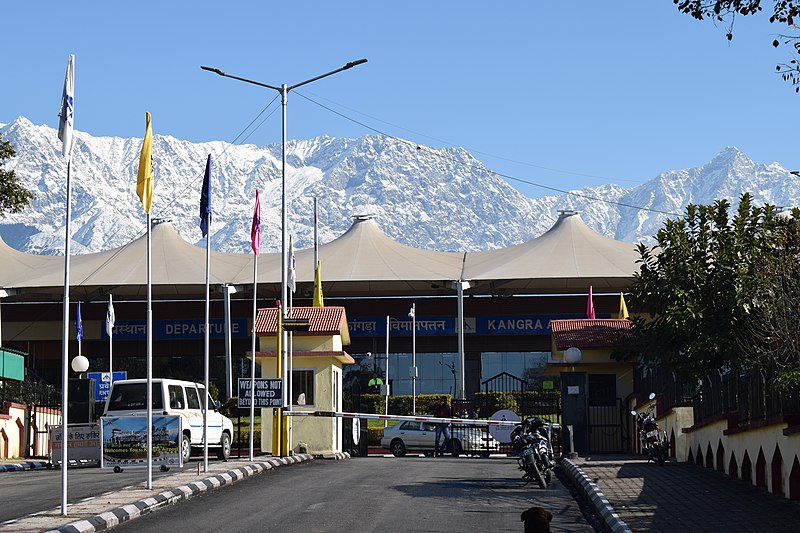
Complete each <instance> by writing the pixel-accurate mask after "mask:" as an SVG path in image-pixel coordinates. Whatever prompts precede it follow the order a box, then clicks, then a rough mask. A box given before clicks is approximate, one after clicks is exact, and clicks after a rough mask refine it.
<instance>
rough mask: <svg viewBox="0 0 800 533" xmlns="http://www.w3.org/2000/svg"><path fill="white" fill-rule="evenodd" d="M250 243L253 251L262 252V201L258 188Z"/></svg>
mask: <svg viewBox="0 0 800 533" xmlns="http://www.w3.org/2000/svg"><path fill="white" fill-rule="evenodd" d="M250 243H251V246H252V248H253V253H254V254H256V255H258V254H259V253H261V201H260V200H259V199H258V189H256V206H255V208H254V209H253V225H252V226H250Z"/></svg>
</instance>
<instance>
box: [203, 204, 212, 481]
mask: <svg viewBox="0 0 800 533" xmlns="http://www.w3.org/2000/svg"><path fill="white" fill-rule="evenodd" d="M209 200H210V199H209ZM210 218H211V217H209V216H208V215H206V224H207V226H206V227H207V228H208V234H207V235H206V323H205V332H204V341H203V344H204V361H203V362H204V369H205V370H204V374H203V376H204V377H203V379H204V380H205V385H206V397H205V398H204V399H203V402H205V403H204V407H203V472H208V395H209V393H210V392H211V383H209V381H208V378H209V377H208V374H209V372H208V352H209V333H210V332H209V331H208V329H209V328H208V324H209V314H210V303H211V302H210V300H211V296H210V284H209V278H210V274H211V228H210V227H209V226H210V222H211V220H210Z"/></svg>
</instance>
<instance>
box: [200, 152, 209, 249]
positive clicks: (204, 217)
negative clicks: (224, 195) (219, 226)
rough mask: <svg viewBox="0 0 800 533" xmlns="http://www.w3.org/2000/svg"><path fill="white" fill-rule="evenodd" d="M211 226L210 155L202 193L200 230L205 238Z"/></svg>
mask: <svg viewBox="0 0 800 533" xmlns="http://www.w3.org/2000/svg"><path fill="white" fill-rule="evenodd" d="M209 224H211V154H208V161H207V162H206V174H205V176H204V177H203V190H202V191H201V192H200V230H201V231H202V232H203V237H205V236H206V235H208V226H209Z"/></svg>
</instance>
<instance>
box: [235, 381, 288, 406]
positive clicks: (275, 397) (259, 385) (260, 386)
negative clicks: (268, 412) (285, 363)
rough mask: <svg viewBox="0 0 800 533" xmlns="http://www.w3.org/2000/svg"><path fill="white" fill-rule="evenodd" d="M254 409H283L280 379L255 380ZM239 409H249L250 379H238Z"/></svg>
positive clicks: (281, 382)
mask: <svg viewBox="0 0 800 533" xmlns="http://www.w3.org/2000/svg"><path fill="white" fill-rule="evenodd" d="M255 382H256V395H255V398H256V407H283V401H282V398H283V395H282V390H283V381H282V380H281V379H280V378H256V379H255ZM238 405H239V407H250V379H249V378H239V404H238Z"/></svg>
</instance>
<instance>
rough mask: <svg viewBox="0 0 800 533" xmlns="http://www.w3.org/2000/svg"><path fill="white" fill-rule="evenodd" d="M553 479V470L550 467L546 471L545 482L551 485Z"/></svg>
mask: <svg viewBox="0 0 800 533" xmlns="http://www.w3.org/2000/svg"><path fill="white" fill-rule="evenodd" d="M551 481H553V471H552V470H550V469H549V468H548V469H547V470H545V472H544V482H545V483H546V484H547V485H549V484H550V482H551Z"/></svg>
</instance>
